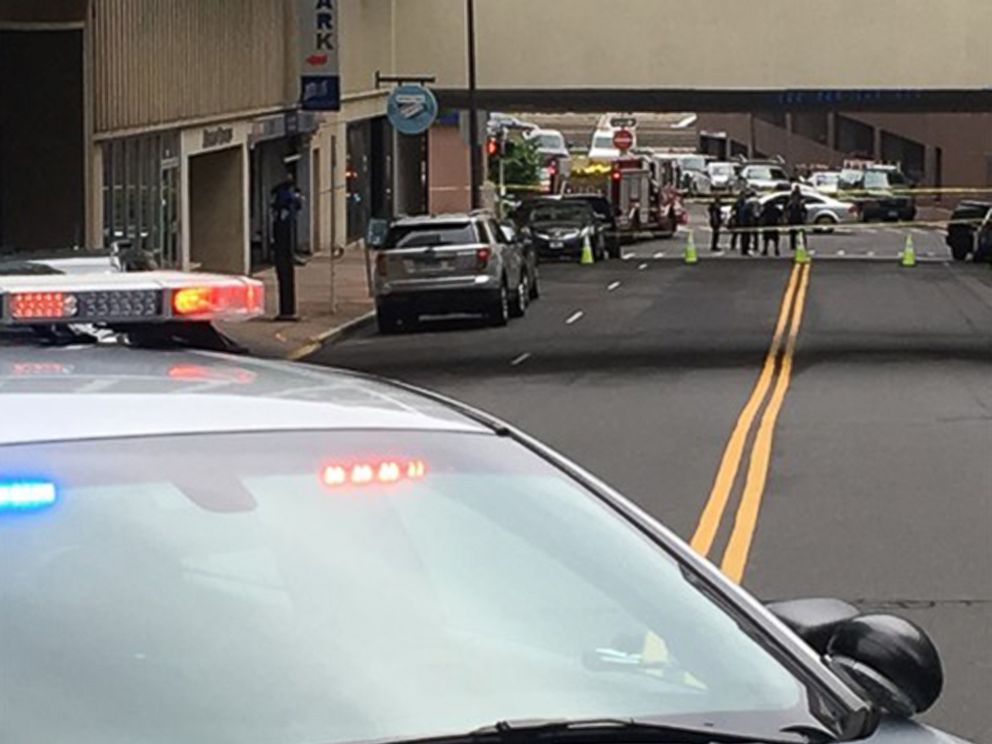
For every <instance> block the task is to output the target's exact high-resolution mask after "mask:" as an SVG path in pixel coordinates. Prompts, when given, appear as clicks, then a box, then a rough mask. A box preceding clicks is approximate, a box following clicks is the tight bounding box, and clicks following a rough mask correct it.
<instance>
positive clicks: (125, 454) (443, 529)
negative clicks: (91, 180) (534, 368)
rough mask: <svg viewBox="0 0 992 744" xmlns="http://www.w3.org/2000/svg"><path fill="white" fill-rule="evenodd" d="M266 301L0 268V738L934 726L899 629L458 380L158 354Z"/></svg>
mask: <svg viewBox="0 0 992 744" xmlns="http://www.w3.org/2000/svg"><path fill="white" fill-rule="evenodd" d="M261 300H262V297H261V286H260V285H259V284H258V283H257V282H253V281H251V280H247V279H232V278H229V277H215V276H209V275H196V276H192V275H179V274H170V273H159V272H151V273H145V274H122V275H113V276H111V275H108V276H101V277H67V276H37V277H0V325H2V326H3V327H2V328H0V607H2V611H0V660H2V661H0V664H2V673H0V731H2V732H3V736H2V740H3V741H4V742H18V743H19V744H41V743H44V744H56V743H58V742H65V743H67V744H68V743H70V742H71V744H124V743H125V742H127V743H129V744H130V743H135V742H141V743H142V744H207V743H208V742H209V743H210V744H220V743H222V742H223V743H237V744H325V743H326V744H337V743H338V742H371V741H376V742H413V741H416V742H425V743H426V742H441V743H445V744H446V743H448V742H451V743H452V744H455V743H461V742H465V744H469V742H471V743H473V744H487V743H488V742H514V743H515V744H529V743H530V742H549V743H550V744H558V743H559V742H571V741H576V742H607V743H609V742H648V743H653V742H658V743H661V742H689V743H695V742H825V741H835V740H840V741H856V740H857V741H868V742H874V743H875V744H879V743H889V742H892V743H896V742H898V743H899V744H925V743H930V744H938V743H940V742H943V743H945V744H949V743H951V742H954V741H958V740H956V739H954V738H953V737H951V736H949V735H946V734H942V733H939V732H937V731H934V730H932V729H930V728H927V727H925V726H923V725H921V724H918V723H916V722H914V721H913V720H912V716H913V715H915V714H916V713H918V712H920V711H923V710H925V709H926V708H928V707H929V706H930V705H931V704H932V703H933V702H934V701H935V699H936V698H937V696H938V695H939V693H940V689H941V685H942V673H941V668H940V662H939V659H938V658H937V654H936V651H935V649H934V648H933V646H932V644H931V643H930V641H929V640H928V639H927V638H926V636H925V635H924V634H923V632H922V631H920V630H919V629H917V628H916V627H915V626H913V625H911V624H909V623H907V622H905V621H902V620H900V619H898V618H893V617H890V616H880V615H869V616H859V615H858V613H857V611H856V610H855V609H854V608H852V607H849V606H847V605H845V604H844V603H841V602H831V601H829V600H811V601H805V602H802V601H800V602H793V603H780V604H778V605H775V606H772V607H765V606H762V605H761V604H760V603H759V602H757V601H756V600H754V599H753V598H752V597H750V596H749V595H748V594H746V593H745V592H744V591H742V590H741V589H740V588H738V587H736V586H734V585H733V584H731V583H730V582H729V581H727V580H726V579H725V578H724V577H723V576H722V575H721V574H720V573H719V572H718V571H717V570H716V569H714V568H713V567H712V566H711V565H710V564H709V563H707V562H706V561H704V560H703V559H701V558H700V557H698V556H697V555H696V554H694V553H693V552H692V551H691V550H690V549H689V548H688V547H687V546H686V545H685V544H684V543H683V542H681V541H680V540H679V539H678V538H677V537H675V536H674V535H673V534H672V533H670V532H669V531H668V530H666V529H665V528H664V527H663V526H661V525H659V524H658V523H657V522H655V521H653V520H652V519H651V518H650V517H648V516H647V515H645V514H644V513H643V512H641V511H640V510H639V509H637V508H636V507H635V506H634V505H632V504H631V503H630V502H628V501H626V500H625V499H623V498H622V497H621V496H619V495H618V494H616V493H615V492H613V491H611V490H610V489H609V488H608V487H607V486H605V485H604V484H602V483H601V482H599V481H597V480H596V479H594V478H593V477H591V476H590V475H589V474H587V473H585V472H584V471H582V470H581V469H579V468H577V467H576V466H575V465H573V464H571V463H569V462H567V461H565V460H564V459H563V458H562V457H560V456H559V455H556V454H555V453H554V452H552V451H550V450H548V449H547V448H546V447H544V446H542V445H540V444H538V443H537V442H535V441H534V440H532V439H530V438H528V437H526V436H525V435H523V434H521V433H520V432H518V431H516V430H514V429H512V428H511V427H508V426H506V425H504V424H502V423H500V422H498V421H496V420H493V419H491V418H489V417H488V416H485V415H483V414H480V413H478V412H476V411H473V410H471V409H468V408H465V407H463V406H461V405H459V404H457V403H454V402H450V401H446V400H442V399H440V398H437V397H435V396H432V395H428V394H423V393H419V392H417V391H414V390H411V389H409V388H407V387H405V386H402V385H398V384H393V383H388V382H385V381H381V380H376V379H371V378H368V377H365V376H360V375H356V374H350V373H345V372H332V371H326V370H319V369H314V368H310V367H306V366H292V365H287V364H279V363H271V362H264V361H259V360H254V359H250V358H247V357H235V356H230V355H224V354H217V353H213V352H203V351H191V350H188V349H187V350H183V349H181V348H180V347H181V346H183V345H185V344H190V343H206V344H208V345H211V346H214V347H217V348H221V347H223V345H224V344H223V343H222V340H220V339H219V337H217V336H216V335H215V334H211V333H210V332H209V330H208V329H206V327H205V326H204V325H203V323H205V322H207V321H209V320H213V319H218V318H223V319H231V318H246V317H251V316H252V315H255V314H258V313H259V312H260V311H261V307H262V301H261ZM194 329H195V330H194ZM110 334H120V335H121V337H123V338H126V339H127V340H128V341H129V342H130V344H131V345H130V346H129V345H128V344H125V343H120V342H113V343H111V341H112V339H111V338H110ZM149 345H154V346H158V347H164V348H159V349H157V350H150V349H146V348H135V346H149Z"/></svg>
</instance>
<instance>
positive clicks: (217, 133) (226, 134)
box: [203, 127, 234, 150]
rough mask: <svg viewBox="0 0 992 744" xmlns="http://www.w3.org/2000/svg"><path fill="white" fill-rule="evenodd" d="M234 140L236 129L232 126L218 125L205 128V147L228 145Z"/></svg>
mask: <svg viewBox="0 0 992 744" xmlns="http://www.w3.org/2000/svg"><path fill="white" fill-rule="evenodd" d="M232 141H234V130H233V129H232V128H231V127H217V128H216V129H204V130H203V149H205V150H206V149H209V148H211V147H220V146H222V145H228V144H230V143H231V142H232Z"/></svg>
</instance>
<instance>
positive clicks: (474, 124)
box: [465, 0, 482, 209]
mask: <svg viewBox="0 0 992 744" xmlns="http://www.w3.org/2000/svg"><path fill="white" fill-rule="evenodd" d="M465 5H466V8H465V10H466V17H467V19H468V138H469V158H470V167H471V179H472V208H473V209H479V208H480V207H481V206H482V151H481V150H480V148H479V105H478V101H476V96H475V92H476V77H475V0H465Z"/></svg>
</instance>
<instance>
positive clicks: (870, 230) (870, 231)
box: [861, 227, 878, 235]
mask: <svg viewBox="0 0 992 744" xmlns="http://www.w3.org/2000/svg"><path fill="white" fill-rule="evenodd" d="M861 232H863V233H865V234H866V235H878V230H876V229H875V228H874V227H866V228H865V229H864V230H862V231H861Z"/></svg>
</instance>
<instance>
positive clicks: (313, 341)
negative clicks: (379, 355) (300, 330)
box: [284, 310, 375, 362]
mask: <svg viewBox="0 0 992 744" xmlns="http://www.w3.org/2000/svg"><path fill="white" fill-rule="evenodd" d="M374 319H375V310H369V311H368V312H367V313H365V314H364V315H359V316H358V317H357V318H352V319H351V320H349V321H346V322H345V323H342V324H341V325H339V326H334V327H333V328H328V329H327V330H326V331H324V332H322V333H318V334H317V335H316V336H313V337H312V338H310V340H309V341H307V342H306V343H305V344H303V345H302V346H300V347H298V348H296V349H294V350H293V351H290V352H289V353H287V354H286V355H285V357H284V358H285V359H286V360H288V361H290V362H298V361H300V360H301V359H302V358H303V357H305V356H309V355H310V354H312V353H313V352H315V351H317V349H319V348H320V347H322V346H323V345H324V344H326V343H327V342H328V341H332V340H335V339H338V338H340V337H341V336H344V335H347V334H349V333H352V332H354V331H357V330H358V329H359V328H361V327H362V326H364V325H367V324H368V323H370V322H371V321H372V320H374Z"/></svg>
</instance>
